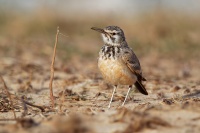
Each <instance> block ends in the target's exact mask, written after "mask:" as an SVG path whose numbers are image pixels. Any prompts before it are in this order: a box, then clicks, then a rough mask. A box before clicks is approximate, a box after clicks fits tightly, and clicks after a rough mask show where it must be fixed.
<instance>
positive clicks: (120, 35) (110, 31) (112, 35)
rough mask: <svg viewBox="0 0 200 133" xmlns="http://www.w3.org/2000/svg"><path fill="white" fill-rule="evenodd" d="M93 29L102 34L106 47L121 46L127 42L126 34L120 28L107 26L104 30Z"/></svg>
mask: <svg viewBox="0 0 200 133" xmlns="http://www.w3.org/2000/svg"><path fill="white" fill-rule="evenodd" d="M91 29H92V30H95V31H98V32H100V33H101V35H102V37H103V41H104V42H105V44H106V45H110V46H120V45H121V44H122V42H123V41H125V36H124V32H123V30H122V29H121V28H119V27H118V26H107V27H105V28H104V29H101V28H96V27H92V28H91Z"/></svg>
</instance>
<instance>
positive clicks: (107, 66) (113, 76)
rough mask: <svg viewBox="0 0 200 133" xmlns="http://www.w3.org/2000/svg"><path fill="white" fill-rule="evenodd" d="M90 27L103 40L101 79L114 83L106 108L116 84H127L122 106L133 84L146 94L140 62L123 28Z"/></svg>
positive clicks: (100, 61)
mask: <svg viewBox="0 0 200 133" xmlns="http://www.w3.org/2000/svg"><path fill="white" fill-rule="evenodd" d="M91 29H92V30H95V31H97V32H100V33H101V35H102V38H103V41H104V45H103V46H102V47H101V49H100V51H99V57H98V68H99V70H100V72H101V74H102V76H103V79H104V80H105V81H106V82H108V83H109V84H111V85H114V89H113V92H112V96H111V99H110V102H109V105H108V108H110V107H111V103H112V100H113V96H114V93H115V91H116V89H117V87H118V85H128V86H129V88H128V92H127V94H126V97H125V99H124V101H123V103H122V106H124V104H125V102H126V100H127V97H128V94H129V92H130V90H131V88H132V86H133V85H135V87H136V88H137V89H138V90H139V92H140V93H142V94H144V95H148V92H147V90H146V88H145V86H144V85H143V84H142V81H146V79H145V78H144V77H143V75H142V69H141V65H140V62H139V60H138V58H137V56H136V54H135V53H134V52H133V50H132V48H130V47H129V46H128V43H127V42H126V39H125V35H124V32H123V30H122V29H121V28H120V27H118V26H107V27H105V28H97V27H92V28H91Z"/></svg>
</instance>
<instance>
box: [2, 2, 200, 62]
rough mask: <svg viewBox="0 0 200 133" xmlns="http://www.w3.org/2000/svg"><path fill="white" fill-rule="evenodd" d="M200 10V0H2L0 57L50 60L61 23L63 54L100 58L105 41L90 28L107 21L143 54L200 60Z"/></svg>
mask: <svg viewBox="0 0 200 133" xmlns="http://www.w3.org/2000/svg"><path fill="white" fill-rule="evenodd" d="M199 13H200V1H199V0H190V1H188V0H173V1H172V0H171V1H169V0H151V1H149V0H143V1H138V0H123V1H121V0H110V1H106V0H101V1H97V0H84V1H81V0H59V1H56V0H34V1H32V0H18V1H16V0H9V1H8V0H1V1H0V51H1V52H0V56H1V57H0V59H1V58H2V57H9V58H13V57H14V58H15V59H20V60H23V61H30V60H32V61H37V60H39V59H42V58H44V59H49V61H50V60H51V55H52V50H53V45H54V42H55V34H56V28H57V26H59V27H60V32H61V33H63V34H65V35H67V36H68V37H65V36H60V37H59V44H58V48H57V49H58V52H57V58H58V59H60V60H65V61H66V59H72V58H75V57H80V58H83V59H85V57H88V58H86V59H88V60H96V58H97V56H98V51H99V49H100V48H101V45H102V44H103V42H102V40H101V37H100V35H99V34H98V33H96V32H94V31H92V30H91V29H90V28H91V27H93V26H96V27H101V28H103V27H106V26H108V25H117V26H119V27H121V28H122V29H123V30H124V32H125V35H126V39H127V42H128V43H129V45H130V46H131V47H132V48H133V49H134V50H135V52H136V54H137V55H138V56H139V57H140V58H142V57H151V58H152V59H153V58H154V56H155V57H158V58H170V59H173V60H178V61H185V60H186V59H189V60H190V59H198V58H199V56H200V54H199V50H200V16H199Z"/></svg>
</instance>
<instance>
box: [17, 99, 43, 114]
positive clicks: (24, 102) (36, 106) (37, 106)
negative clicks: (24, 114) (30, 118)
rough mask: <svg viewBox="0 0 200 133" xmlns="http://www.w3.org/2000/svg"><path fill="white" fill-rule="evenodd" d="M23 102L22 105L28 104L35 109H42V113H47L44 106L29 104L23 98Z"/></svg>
mask: <svg viewBox="0 0 200 133" xmlns="http://www.w3.org/2000/svg"><path fill="white" fill-rule="evenodd" d="M21 100H22V103H23V104H25V105H26V104H27V105H29V106H32V107H35V108H38V109H40V110H41V111H42V112H45V109H44V108H43V107H42V106H39V105H35V104H32V103H29V102H28V101H26V100H25V99H24V98H23V97H22V98H21ZM24 108H25V111H27V107H24Z"/></svg>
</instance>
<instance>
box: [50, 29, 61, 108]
mask: <svg viewBox="0 0 200 133" xmlns="http://www.w3.org/2000/svg"><path fill="white" fill-rule="evenodd" d="M58 35H59V27H57V34H56V41H55V45H54V52H53V57H52V63H51V77H50V83H49V90H50V99H51V104H52V108H54V105H55V103H54V96H53V88H52V84H53V78H54V62H55V57H56V46H57V43H58Z"/></svg>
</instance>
